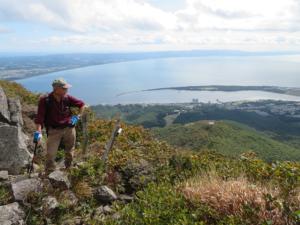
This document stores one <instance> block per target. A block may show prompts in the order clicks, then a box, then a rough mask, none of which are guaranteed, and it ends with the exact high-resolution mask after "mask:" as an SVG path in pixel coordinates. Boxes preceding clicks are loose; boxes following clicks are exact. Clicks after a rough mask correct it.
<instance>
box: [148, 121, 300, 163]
mask: <svg viewBox="0 0 300 225" xmlns="http://www.w3.org/2000/svg"><path fill="white" fill-rule="evenodd" d="M151 131H152V132H153V133H154V134H155V136H156V137H157V138H158V139H160V140H164V141H167V142H168V143H169V144H171V145H177V146H180V147H183V148H186V149H192V150H204V149H216V150H217V151H218V152H219V153H220V154H222V155H223V156H229V157H236V156H238V155H239V154H240V153H242V152H246V151H249V150H252V151H254V152H255V153H256V155H257V156H258V158H260V159H261V160H263V161H265V162H271V161H276V160H279V161H284V160H290V161H296V160H300V150H299V149H296V148H294V147H291V146H288V145H286V144H283V143H280V142H278V141H275V140H272V139H270V138H268V137H266V136H264V135H262V133H261V132H259V131H257V130H255V129H253V128H251V127H249V126H246V125H243V124H240V123H237V122H233V121H217V122H214V124H209V122H208V121H199V122H197V123H191V124H186V125H179V124H175V125H172V126H169V127H165V128H152V129H151Z"/></svg>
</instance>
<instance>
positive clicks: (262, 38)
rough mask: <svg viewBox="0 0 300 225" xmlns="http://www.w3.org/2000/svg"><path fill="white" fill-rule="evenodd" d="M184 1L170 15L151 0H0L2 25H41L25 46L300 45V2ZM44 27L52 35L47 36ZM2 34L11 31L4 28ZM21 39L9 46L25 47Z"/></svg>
mask: <svg viewBox="0 0 300 225" xmlns="http://www.w3.org/2000/svg"><path fill="white" fill-rule="evenodd" d="M182 1H184V0H182ZM185 1H186V4H185V6H186V7H185V8H183V9H182V10H179V11H177V12H175V13H170V12H164V11H163V10H161V9H157V8H155V7H153V6H151V5H150V4H148V3H151V0H26V1H24V0H13V1H7V0H0V21H3V22H6V24H7V23H13V22H19V23H20V22H21V23H36V24H41V25H42V26H40V28H41V29H39V32H40V33H39V36H42V35H43V37H45V38H43V39H40V40H36V39H35V40H27V41H23V43H28V42H33V41H35V42H37V43H42V44H51V45H68V46H71V45H82V46H87V45H90V46H94V45H111V46H115V45H155V44H165V45H170V46H175V45H224V46H225V45H245V46H251V45H254V44H255V45H280V46H283V45H300V41H299V38H300V0H284V1H279V0H275V1H274V0H251V1H250V0H185ZM44 26H47V27H48V28H50V29H52V30H54V31H50V32H53V34H50V35H49V32H48V30H47V33H46V32H45V33H46V34H45V33H43V27H44ZM31 31H32V32H35V33H37V32H38V31H35V30H31ZM55 31H66V32H71V34H67V35H65V36H64V37H62V34H61V33H59V32H55ZM3 32H12V29H10V28H8V27H3V26H1V25H0V33H3ZM16 34H17V32H16ZM44 34H45V35H44ZM20 38H22V36H16V37H15V39H11V42H12V43H18V44H21V43H22V40H21V39H20ZM33 39H34V36H33ZM54 47H55V46H54Z"/></svg>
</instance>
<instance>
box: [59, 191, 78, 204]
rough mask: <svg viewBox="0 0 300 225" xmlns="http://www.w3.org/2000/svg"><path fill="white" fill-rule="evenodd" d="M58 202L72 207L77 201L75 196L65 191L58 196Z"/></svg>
mask: <svg viewBox="0 0 300 225" xmlns="http://www.w3.org/2000/svg"><path fill="white" fill-rule="evenodd" d="M59 199H60V202H63V204H65V205H67V207H70V206H74V205H76V204H77V202H78V199H77V198H76V196H75V194H74V193H73V192H72V191H70V190H65V191H63V192H62V193H61V194H60V195H59Z"/></svg>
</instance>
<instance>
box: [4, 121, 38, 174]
mask: <svg viewBox="0 0 300 225" xmlns="http://www.w3.org/2000/svg"><path fill="white" fill-rule="evenodd" d="M32 157H33V155H32V154H31V153H30V152H29V151H28V150H27V147H26V135H25V134H23V133H22V131H21V127H15V126H9V125H8V124H1V125H0V170H7V171H8V174H9V175H18V174H19V172H20V170H21V169H22V168H23V167H24V162H26V161H27V160H28V159H31V158H32Z"/></svg>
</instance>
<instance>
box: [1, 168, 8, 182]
mask: <svg viewBox="0 0 300 225" xmlns="http://www.w3.org/2000/svg"><path fill="white" fill-rule="evenodd" d="M7 179H8V171H6V170H3V171H0V181H3V180H7Z"/></svg>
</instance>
